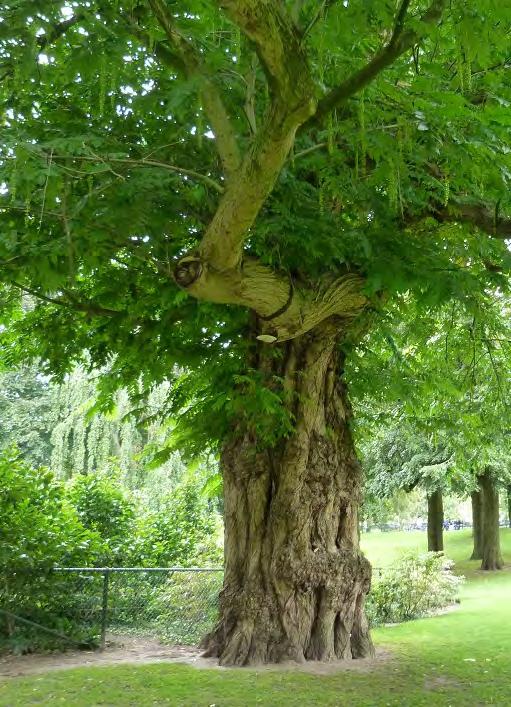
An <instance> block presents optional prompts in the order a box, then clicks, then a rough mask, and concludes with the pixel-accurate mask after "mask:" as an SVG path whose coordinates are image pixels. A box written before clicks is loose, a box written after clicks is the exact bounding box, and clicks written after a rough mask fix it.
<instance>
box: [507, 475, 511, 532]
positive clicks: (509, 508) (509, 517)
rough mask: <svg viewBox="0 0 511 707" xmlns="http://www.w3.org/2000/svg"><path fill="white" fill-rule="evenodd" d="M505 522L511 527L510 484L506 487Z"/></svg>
mask: <svg viewBox="0 0 511 707" xmlns="http://www.w3.org/2000/svg"><path fill="white" fill-rule="evenodd" d="M507 524H508V525H509V527H510V528H511V484H509V486H508V487H507Z"/></svg>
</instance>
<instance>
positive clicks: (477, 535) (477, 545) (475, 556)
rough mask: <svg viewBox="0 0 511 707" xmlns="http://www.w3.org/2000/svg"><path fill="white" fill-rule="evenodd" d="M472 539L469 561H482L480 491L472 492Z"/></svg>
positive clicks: (481, 504)
mask: <svg viewBox="0 0 511 707" xmlns="http://www.w3.org/2000/svg"><path fill="white" fill-rule="evenodd" d="M470 498H471V500H472V537H473V540H474V549H473V551H472V556H471V558H470V559H471V560H482V559H483V494H482V492H481V491H472V493H471V494H470Z"/></svg>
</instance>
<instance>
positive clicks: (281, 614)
mask: <svg viewBox="0 0 511 707" xmlns="http://www.w3.org/2000/svg"><path fill="white" fill-rule="evenodd" d="M281 351H282V352H283V355H282V357H278V356H277V357H276V356H275V355H273V360H272V361H271V362H270V363H269V364H268V358H266V364H260V365H261V366H264V365H269V369H270V370H269V372H270V373H271V374H272V375H273V376H276V375H277V376H279V377H280V379H281V380H282V379H283V380H284V386H285V388H286V390H287V392H288V393H289V400H290V401H291V402H290V405H291V406H292V413H293V416H294V420H295V431H294V433H293V434H292V435H291V436H290V437H288V438H287V439H286V440H284V441H283V442H282V443H280V444H279V445H277V446H275V447H272V448H270V449H268V448H266V449H262V448H260V447H259V446H258V444H257V440H256V439H255V438H254V436H253V435H252V434H251V433H250V432H248V431H246V430H245V431H240V430H237V432H238V434H236V435H234V436H233V438H232V439H231V440H230V441H229V442H228V443H227V444H226V445H225V447H224V450H223V454H222V459H221V462H222V466H223V475H224V497H225V579H224V587H223V590H222V593H221V595H220V622H219V625H218V626H217V628H216V629H215V630H214V631H213V632H212V633H211V634H210V635H209V636H207V637H206V639H205V640H204V643H203V645H204V648H205V649H206V654H207V655H211V656H216V657H218V658H219V661H220V664H222V665H248V664H257V663H267V662H281V661H285V660H294V661H298V662H302V661H304V660H335V659H345V658H352V657H353V658H361V657H365V656H370V655H372V654H373V646H372V642H371V639H370V636H369V631H368V626H367V621H366V619H365V615H364V599H365V596H366V594H367V592H368V590H369V587H370V580H371V567H370V564H369V562H368V561H367V559H366V558H365V557H364V556H363V555H362V554H361V552H360V550H359V544H358V517H357V509H358V505H359V501H360V486H361V470H360V466H359V463H358V461H357V458H356V455H355V450H354V446H353V440H352V435H351V431H350V420H351V409H350V405H349V402H348V399H347V394H346V388H345V386H344V384H343V383H342V381H341V376H340V370H339V369H340V365H341V357H340V354H339V351H338V350H337V347H336V335H335V333H334V330H333V329H331V328H326V327H322V328H321V329H320V330H315V331H314V332H312V333H309V334H307V335H305V336H303V337H300V338H298V339H295V340H293V341H291V342H288V343H287V344H286V345H284V346H282V347H281ZM267 356H268V354H266V357H267Z"/></svg>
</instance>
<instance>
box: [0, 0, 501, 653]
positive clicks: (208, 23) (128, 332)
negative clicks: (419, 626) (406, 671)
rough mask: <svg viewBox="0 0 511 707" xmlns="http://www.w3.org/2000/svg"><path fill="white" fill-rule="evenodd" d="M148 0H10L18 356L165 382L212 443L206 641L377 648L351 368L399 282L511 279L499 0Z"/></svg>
mask: <svg viewBox="0 0 511 707" xmlns="http://www.w3.org/2000/svg"><path fill="white" fill-rule="evenodd" d="M137 7H140V9H141V10H143V12H139V11H138V10H137V12H134V10H133V4H132V3H131V2H129V3H125V2H123V1H122V0H120V1H119V2H118V3H104V2H101V1H99V0H97V1H95V2H93V3H92V4H91V3H85V2H83V3H82V2H77V3H74V4H73V5H72V6H64V8H63V11H62V12H61V10H60V8H59V7H57V6H56V5H55V3H51V2H49V1H48V0H41V2H39V3H38V4H37V7H35V8H34V5H33V3H32V2H28V0H27V1H22V2H15V3H14V2H4V3H2V5H1V9H2V13H3V16H4V18H5V21H4V23H2V30H1V38H0V56H1V63H2V69H1V71H2V74H1V75H2V77H3V84H2V98H1V100H2V107H3V110H4V115H5V116H6V117H5V125H4V129H3V137H2V180H3V181H4V182H5V187H3V189H2V191H3V192H4V194H3V198H2V203H1V205H0V208H1V210H2V214H3V238H2V244H1V250H0V259H1V262H2V284H3V291H2V302H3V312H4V315H3V316H4V318H5V321H8V322H11V324H10V325H9V327H8V330H7V332H4V336H3V342H2V343H3V345H4V350H5V351H6V356H7V358H8V359H9V360H11V361H12V360H16V359H17V358H18V359H19V358H20V357H31V356H33V357H36V356H38V357H41V358H42V359H43V360H44V361H45V362H46V365H47V368H48V370H52V371H53V372H54V373H56V374H57V375H61V376H63V375H64V374H65V373H67V372H69V371H70V370H71V368H72V366H73V365H74V364H75V362H76V361H84V359H85V358H87V360H88V361H89V362H91V363H92V365H93V366H94V367H96V368H97V369H100V370H101V369H103V368H105V367H106V365H107V364H108V366H109V369H108V370H109V372H108V375H107V376H106V377H105V378H104V379H103V381H102V383H101V388H102V399H103V402H104V405H105V407H107V406H108V401H109V400H111V397H112V392H113V390H114V389H115V388H116V387H118V386H125V387H127V388H128V389H129V391H130V393H131V397H132V401H133V402H134V404H135V405H136V406H137V407H138V408H139V409H140V408H143V407H144V400H145V398H144V394H147V393H149V391H150V390H151V389H152V388H153V387H154V385H156V384H158V383H161V382H162V381H164V380H167V379H168V380H169V381H170V388H169V395H168V399H167V400H166V401H165V403H164V404H162V406H161V414H162V415H163V416H166V417H171V418H178V419H177V422H176V425H175V427H173V431H172V442H171V443H169V447H168V449H169V450H170V449H171V445H172V444H175V445H177V444H179V445H180V446H181V447H183V448H185V449H188V450H189V451H190V452H192V451H193V450H204V449H205V448H207V447H208V446H211V447H213V448H216V449H221V466H222V472H223V487H224V504H225V521H226V545H225V586H224V590H223V592H222V596H221V622H220V625H219V627H218V630H217V631H215V632H214V633H213V634H212V635H211V636H210V637H209V638H208V640H207V641H206V645H207V647H208V650H209V652H210V653H211V654H212V655H218V656H219V658H220V661H221V662H222V663H224V664H246V663H251V662H258V661H278V660H282V659H289V658H292V659H296V660H303V659H304V658H309V659H325V660H328V659H331V658H334V657H349V656H353V657H361V656H364V655H368V654H371V652H372V645H371V641H370V638H369V635H368V631H367V624H366V621H365V618H364V613H363V601H364V596H365V594H366V592H367V590H368V587H369V582H370V567H369V564H368V562H367V561H366V560H365V558H364V557H363V556H362V554H361V553H360V551H359V549H358V531H357V525H358V523H357V508H358V505H359V500H360V486H361V473H360V468H359V464H358V462H357V459H356V454H355V450H354V446H353V439H352V434H351V427H350V425H351V408H350V405H349V402H348V398H347V389H346V383H345V381H343V379H342V372H343V370H344V368H345V364H346V363H348V362H349V355H350V352H351V351H352V350H353V346H354V345H356V344H357V343H358V342H360V340H361V338H362V337H363V335H364V333H365V332H367V331H368V329H370V327H371V326H376V325H377V324H379V323H380V321H381V320H380V316H381V315H379V314H378V310H379V309H380V308H381V306H382V304H383V303H384V302H387V301H389V300H390V299H391V298H392V297H394V301H397V302H399V303H400V304H401V306H402V308H404V309H406V307H407V304H408V302H409V300H410V296H411V294H410V293H413V295H415V296H416V297H417V298H418V300H419V301H420V302H421V303H422V307H423V308H424V310H423V311H424V312H427V309H428V308H433V307H435V306H437V305H438V304H440V303H443V302H447V301H456V302H458V303H459V307H460V311H462V310H463V311H465V310H467V311H472V310H474V309H475V308H479V310H481V308H484V307H485V306H486V304H487V302H488V301H489V300H490V299H491V298H492V296H493V293H494V292H495V291H496V290H497V288H500V290H501V291H505V290H506V289H507V275H506V273H507V268H508V265H509V252H508V250H507V248H506V246H505V244H504V242H503V239H504V238H505V237H506V236H508V235H509V234H510V227H509V226H510V220H509V218H508V215H509V208H508V204H506V202H505V200H504V199H503V194H504V193H505V192H506V190H507V183H508V179H509V174H510V170H509V168H510V164H509V163H510V157H509V150H507V145H506V142H507V140H508V130H509V119H508V115H507V109H506V103H507V101H508V99H509V77H508V72H507V73H506V71H505V68H506V67H507V63H506V62H507V57H508V53H507V52H508V37H507V28H508V26H509V22H510V16H511V9H510V8H507V7H506V6H505V5H501V4H500V5H497V4H496V3H495V2H494V1H493V0H484V1H483V2H480V3H478V5H477V8H472V7H470V8H467V7H466V4H465V3H462V2H461V1H460V2H458V1H456V2H453V3H450V4H449V5H447V3H445V2H443V1H442V0H433V1H432V3H431V5H429V6H428V5H427V4H426V3H423V2H422V1H420V0H419V1H417V2H410V1H409V0H402V2H401V3H400V4H399V6H398V7H397V9H394V8H392V7H391V6H390V5H389V4H388V3H383V2H378V3H371V4H370V5H367V4H365V3H346V4H345V3H324V4H322V5H321V6H320V7H318V4H317V3H316V2H312V1H310V2H309V1H306V2H303V3H301V2H300V3H296V2H293V3H291V2H278V3H275V2H268V1H267V0H259V1H256V0H241V1H240V0H236V1H234V0H222V1H221V2H219V3H203V2H192V3H187V6H186V9H185V10H183V8H182V7H180V6H176V5H174V4H170V3H166V2H165V1H164V0H148V2H147V4H146V3H141V4H140V5H139V6H137ZM219 79H220V80H219ZM453 165H456V170H454V169H453ZM475 165H476V166H477V168H476V169H475V168H474V166H475ZM26 291H28V292H30V293H31V294H33V295H35V296H38V297H39V298H40V301H41V303H40V305H39V306H38V307H36V309H35V310H33V311H32V312H25V313H22V311H21V310H20V307H19V292H26ZM16 293H18V295H17V294H16ZM233 305H235V306H233ZM375 310H376V311H375ZM13 320H14V324H12V321H13ZM85 351H87V356H86V357H85V355H84V352H85ZM347 357H348V358H347ZM176 365H177V366H179V367H180V368H176ZM184 369H186V373H184V374H183V373H182V371H183V370H184ZM176 371H181V372H179V373H177V372H176Z"/></svg>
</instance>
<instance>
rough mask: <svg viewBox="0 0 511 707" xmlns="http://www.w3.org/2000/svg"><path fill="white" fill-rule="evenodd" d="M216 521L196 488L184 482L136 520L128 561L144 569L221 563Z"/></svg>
mask: <svg viewBox="0 0 511 707" xmlns="http://www.w3.org/2000/svg"><path fill="white" fill-rule="evenodd" d="M219 522H220V518H219V516H218V514H217V513H215V512H214V511H213V510H212V509H211V504H210V502H209V501H208V500H207V499H206V498H205V497H204V495H203V494H201V491H200V489H199V488H198V487H197V485H196V484H194V482H193V480H186V481H185V482H182V483H181V484H179V485H178V486H177V487H176V488H175V489H173V490H172V492H170V493H168V494H167V495H166V496H165V497H163V498H162V499H161V502H160V507H159V508H158V510H157V511H153V512H150V513H148V514H146V515H144V516H143V517H142V518H141V519H140V521H139V523H138V527H137V530H136V539H135V547H134V548H133V556H132V560H131V562H132V564H138V565H142V566H147V567H151V566H152V567H158V566H159V567H171V566H180V567H193V566H205V565H208V564H214V565H217V564H222V550H221V547H220V546H219V543H218V538H219V535H220V533H219Z"/></svg>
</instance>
